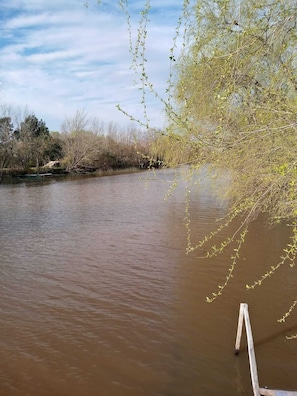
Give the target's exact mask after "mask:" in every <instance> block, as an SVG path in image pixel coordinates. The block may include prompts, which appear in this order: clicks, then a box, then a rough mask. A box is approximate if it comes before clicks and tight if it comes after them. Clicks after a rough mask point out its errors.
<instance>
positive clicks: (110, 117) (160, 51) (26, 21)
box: [0, 0, 183, 130]
mask: <svg viewBox="0 0 297 396" xmlns="http://www.w3.org/2000/svg"><path fill="white" fill-rule="evenodd" d="M182 3H183V1H182V0H151V17H150V23H149V28H148V31H149V35H148V38H147V59H148V63H147V72H148V75H149V77H150V80H151V81H152V83H153V84H154V87H155V88H156V90H157V91H158V92H159V93H160V94H161V95H163V94H164V92H165V90H166V86H167V84H166V81H167V79H168V68H169V56H170V53H169V49H170V48H171V46H172V37H173V35H174V32H175V27H176V24H177V19H178V17H179V16H180V14H181V8H182ZM143 4H144V0H130V1H129V6H130V9H131V21H132V26H133V34H134V35H136V34H137V20H139V19H140V17H141V16H140V11H141V9H142V8H143ZM0 18H1V19H0V26H1V27H0V29H1V34H0V59H1V61H0V84H1V91H0V102H1V104H2V108H3V106H4V108H5V107H6V106H12V108H13V109H15V108H18V109H24V108H25V107H26V106H27V109H28V111H29V112H30V113H34V114H35V115H36V116H37V117H38V118H42V119H43V120H44V121H45V122H46V124H47V125H48V127H49V129H50V130H60V129H61V124H62V122H63V121H64V120H65V117H71V116H72V115H74V114H75V112H76V110H78V109H80V110H81V109H83V110H84V111H85V112H86V113H87V114H88V115H89V116H90V117H96V118H98V119H99V120H100V121H103V122H104V123H106V124H107V123H109V122H114V123H116V124H118V125H119V126H122V125H123V126H124V125H127V126H128V125H129V124H131V121H130V120H129V119H128V118H127V117H125V116H124V115H123V114H122V113H121V112H119V110H118V109H117V108H116V105H117V104H120V105H121V107H122V108H123V109H124V110H125V111H127V112H128V113H131V114H132V115H133V116H135V117H136V118H140V119H141V118H142V113H143V111H142V106H141V104H140V102H141V92H140V90H139V85H137V84H136V85H135V84H133V80H134V77H135V76H134V73H133V71H132V70H131V68H130V65H131V55H130V54H129V39H128V32H127V23H126V18H125V16H124V15H123V13H122V12H121V11H120V9H119V7H118V4H117V0H108V1H107V0H106V1H103V2H102V5H101V6H100V7H98V6H97V1H96V0H89V7H88V8H86V7H84V0H50V1H49V0H2V1H1V2H0ZM148 112H149V118H150V121H151V125H152V126H155V127H160V128H161V127H162V126H163V125H164V112H163V110H162V106H161V104H160V103H159V101H158V100H156V99H154V98H153V97H152V96H148Z"/></svg>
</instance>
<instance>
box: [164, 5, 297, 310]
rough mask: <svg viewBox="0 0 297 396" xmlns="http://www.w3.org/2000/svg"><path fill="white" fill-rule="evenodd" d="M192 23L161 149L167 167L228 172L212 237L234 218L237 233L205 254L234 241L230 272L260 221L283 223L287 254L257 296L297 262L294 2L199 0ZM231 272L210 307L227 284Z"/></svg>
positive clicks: (296, 15) (296, 33)
mask: <svg viewBox="0 0 297 396" xmlns="http://www.w3.org/2000/svg"><path fill="white" fill-rule="evenodd" d="M189 12H190V9H189ZM189 15H190V16H188V21H190V22H189V23H190V29H188V31H189V34H188V37H187V40H188V41H186V42H187V43H188V45H187V46H185V48H184V52H183V53H182V54H181V56H180V59H179V61H178V68H177V77H176V80H175V81H174V82H173V83H174V86H175V100H176V103H175V106H174V107H171V108H170V109H169V111H168V114H169V118H170V121H169V126H168V129H167V133H166V135H165V137H164V136H163V137H162V138H161V139H160V140H159V141H160V142H161V143H162V145H163V147H165V149H164V151H165V156H166V158H168V161H169V162H170V163H171V164H174V165H177V164H178V163H180V162H183V161H184V162H187V163H189V164H190V165H191V167H192V169H193V168H195V167H201V166H207V167H208V169H209V170H210V172H211V173H212V174H217V175H224V174H226V173H228V176H229V180H230V183H229V186H228V187H229V188H228V190H227V192H226V196H227V198H228V200H229V202H230V212H229V213H228V214H227V216H226V218H225V219H224V221H223V222H222V224H221V225H220V226H219V228H218V230H217V232H214V233H212V235H216V234H217V233H218V232H219V231H220V230H221V229H222V227H227V226H228V225H229V224H230V222H231V221H233V220H234V219H235V218H240V221H241V226H240V227H239V229H238V231H237V233H236V234H235V235H233V236H231V237H230V238H228V240H225V241H224V242H222V243H221V245H220V246H219V247H218V248H215V247H213V248H212V252H211V253H212V254H219V253H220V252H221V251H222V249H224V248H226V247H227V246H228V245H229V244H230V243H231V242H232V241H233V240H236V239H237V248H236V254H235V261H234V262H233V264H235V263H236V261H237V258H238V256H239V249H240V247H241V246H242V243H243V241H244V237H245V235H246V232H247V230H248V228H249V225H250V223H251V222H252V221H253V220H254V219H255V218H256V217H257V216H258V215H259V214H266V215H268V216H269V219H270V221H271V223H278V222H280V221H289V222H290V225H291V230H292V237H291V240H290V241H289V243H288V245H287V247H285V249H284V254H283V255H282V257H281V258H280V261H279V263H278V264H277V265H275V266H272V267H271V269H269V270H268V271H267V273H266V274H264V275H263V277H262V278H261V279H259V280H258V281H256V282H255V284H254V285H252V287H254V286H255V285H257V284H261V283H262V281H263V280H264V279H266V278H267V277H269V276H270V275H272V273H273V272H274V271H275V270H276V269H277V268H279V267H280V266H281V265H282V264H284V263H285V262H289V263H290V265H292V266H293V265H294V264H295V259H296V254H297V160H296V154H297V123H296V120H297V106H296V104H297V80H296V72H297V70H296V66H297V64H296V39H297V28H296V18H297V3H296V1H291V0H277V1H276V0H272V1H271V0H262V1H261V2H259V1H257V0H251V1H248V2H243V1H237V0H211V1H209V0H207V1H206V0H197V1H196V3H195V7H194V9H193V13H191V14H189ZM191 18H192V19H191ZM191 21H192V22H191ZM162 140H163V142H162ZM188 221H190V220H189V219H188ZM190 240H191V239H190V237H189V236H188V241H189V246H188V252H191V251H193V250H194V249H195V248H197V247H198V246H199V247H200V246H202V245H203V243H204V242H205V241H209V238H208V237H206V238H205V240H204V241H202V243H200V244H198V245H196V246H192V245H191V242H190ZM233 264H232V265H231V267H230V269H229V274H228V276H227V281H226V283H225V284H224V285H220V288H219V290H218V292H217V293H215V294H214V298H216V297H217V296H219V295H221V293H222V290H223V288H224V287H225V286H226V285H227V283H228V281H229V279H230V278H231V275H232V272H233V270H234V265H233ZM210 300H213V298H212V299H209V301H210ZM293 305H294V306H295V305H297V300H296V301H295V302H294V304H293Z"/></svg>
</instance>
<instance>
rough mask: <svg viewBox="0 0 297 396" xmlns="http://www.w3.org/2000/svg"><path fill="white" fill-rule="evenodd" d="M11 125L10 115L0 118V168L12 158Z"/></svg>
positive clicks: (6, 164)
mask: <svg viewBox="0 0 297 396" xmlns="http://www.w3.org/2000/svg"><path fill="white" fill-rule="evenodd" d="M12 150H13V125H12V123H11V117H2V118H0V168H6V167H7V166H9V165H10V162H11V160H12V155H11V153H12Z"/></svg>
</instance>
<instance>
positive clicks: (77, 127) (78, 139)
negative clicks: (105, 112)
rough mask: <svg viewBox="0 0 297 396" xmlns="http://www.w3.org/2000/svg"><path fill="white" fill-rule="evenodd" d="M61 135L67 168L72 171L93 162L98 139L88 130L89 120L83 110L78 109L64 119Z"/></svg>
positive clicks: (98, 142) (96, 151) (97, 147)
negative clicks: (71, 115)
mask: <svg viewBox="0 0 297 396" xmlns="http://www.w3.org/2000/svg"><path fill="white" fill-rule="evenodd" d="M96 132H97V131H96ZM62 137H63V144H64V163H65V165H66V167H67V170H69V171H73V170H76V169H78V168H79V167H81V166H86V165H90V164H92V163H93V160H94V158H95V157H96V155H97V153H98V150H99V147H100V139H99V138H98V136H97V135H96V133H94V132H93V131H91V130H90V120H89V118H88V116H87V113H86V112H85V111H84V110H81V109H78V110H77V111H76V112H75V114H74V116H73V117H70V118H68V117H67V118H66V119H65V121H64V122H63V124H62Z"/></svg>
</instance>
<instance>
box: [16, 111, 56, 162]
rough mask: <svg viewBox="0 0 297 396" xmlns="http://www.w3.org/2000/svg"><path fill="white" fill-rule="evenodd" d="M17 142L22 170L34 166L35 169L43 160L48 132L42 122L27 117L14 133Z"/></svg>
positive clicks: (48, 136)
mask: <svg viewBox="0 0 297 396" xmlns="http://www.w3.org/2000/svg"><path fill="white" fill-rule="evenodd" d="M15 137H16V139H17V140H18V155H19V157H20V161H21V163H22V165H23V167H24V168H27V167H28V166H33V165H35V166H36V168H37V169H39V166H40V164H41V162H42V161H43V160H44V155H45V151H46V149H47V146H48V143H49V141H50V133H49V130H48V128H47V126H46V124H45V122H44V121H43V120H38V118H37V117H36V116H35V115H34V114H31V115H28V116H27V117H26V118H25V120H24V121H22V122H21V123H20V128H19V129H18V130H16V131H15Z"/></svg>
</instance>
